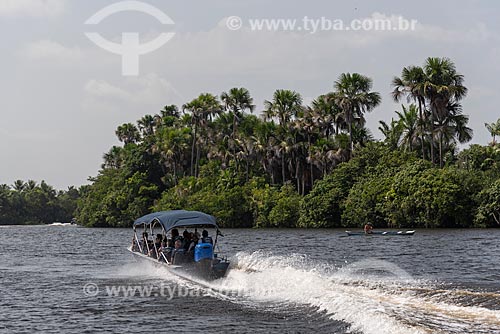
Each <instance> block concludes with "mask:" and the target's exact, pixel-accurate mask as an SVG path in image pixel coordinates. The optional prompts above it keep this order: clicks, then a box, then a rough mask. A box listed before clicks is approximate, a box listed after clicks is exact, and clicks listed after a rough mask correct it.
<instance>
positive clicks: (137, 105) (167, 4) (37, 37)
mask: <svg viewBox="0 0 500 334" xmlns="http://www.w3.org/2000/svg"><path fill="white" fill-rule="evenodd" d="M116 3H119V1H108V0H86V1H77V0H72V1H70V0H0V36H1V41H2V42H3V44H4V46H3V47H2V52H1V53H0V60H1V61H0V66H1V76H0V92H1V93H0V94H1V95H0V184H2V183H6V184H12V183H13V182H14V181H15V180H17V179H22V180H28V179H33V180H36V181H41V180H45V181H46V182H48V183H49V184H51V185H53V186H55V187H56V188H58V189H66V188H67V187H68V186H70V185H75V186H79V185H82V184H86V183H88V178H89V177H90V176H95V175H96V174H97V172H98V170H99V168H100V165H101V163H102V156H103V154H104V153H105V152H107V151H108V150H109V148H110V147H111V146H113V145H119V144H120V143H119V142H118V140H117V139H116V136H115V129H116V128H117V127H118V126H119V125H120V124H123V123H126V122H135V121H136V120H137V119H139V118H141V117H142V116H143V115H145V114H155V113H158V112H159V110H160V109H162V108H163V106H164V105H167V104H177V105H179V106H180V105H182V104H183V103H186V102H188V101H190V100H192V99H193V98H195V97H196V96H197V95H199V94H200V93H204V92H208V93H213V94H217V95H220V93H221V92H223V91H227V90H229V89H230V88H232V87H246V88H247V89H249V90H250V92H251V94H252V96H253V98H254V101H255V104H256V105H257V112H259V111H261V110H262V108H263V101H264V100H266V99H271V97H272V94H273V92H274V91H275V90H276V89H292V90H296V91H297V92H299V93H301V94H302V96H303V98H304V103H309V102H310V101H312V100H313V99H314V98H316V97H317V96H318V95H321V94H323V93H326V92H329V91H331V90H332V89H333V83H334V81H335V80H336V79H337V78H338V76H339V75H340V74H341V73H343V72H358V73H361V74H363V75H366V76H369V77H371V78H372V79H373V83H374V84H373V90H374V91H378V92H380V94H381V96H382V103H381V105H380V106H379V107H377V108H376V109H375V110H373V111H372V112H371V113H370V114H368V115H367V117H366V118H367V126H368V127H369V128H370V129H371V131H372V133H373V135H374V136H375V137H376V138H381V137H382V135H381V133H380V132H379V130H378V126H379V123H378V121H379V120H385V121H387V122H389V121H390V120H391V118H392V117H394V116H395V113H394V111H395V110H401V105H400V104H397V103H394V102H393V101H392V99H391V96H390V92H391V85H390V84H391V80H392V78H393V77H394V76H399V75H400V74H401V70H402V68H403V67H405V66H408V65H423V63H424V61H425V59H426V58H427V57H448V58H450V59H451V60H452V61H453V62H454V63H455V65H456V67H457V70H458V72H460V73H462V74H463V75H464V76H465V86H466V87H468V89H469V93H468V95H467V97H466V98H465V99H464V100H463V102H462V103H463V109H464V113H465V114H467V115H469V116H470V121H469V126H470V127H471V128H472V129H473V130H474V139H473V140H472V142H471V143H477V144H483V145H484V144H486V143H488V142H489V141H490V140H491V139H490V135H489V133H488V132H487V130H486V128H485V126H484V123H485V122H488V123H491V122H493V121H496V119H498V118H500V110H499V109H498V107H497V101H496V97H497V95H498V91H500V81H497V80H496V79H495V78H499V77H500V62H499V59H500V44H499V41H500V21H498V16H499V14H500V2H498V1H493V0H491V1H487V0H484V1H479V0H471V1H463V2H460V4H458V3H457V1H447V0H443V1H441V0H433V1H427V0H422V1H418V2H417V1H414V2H403V1H386V0H382V1H376V2H375V1H369V0H367V1H361V0H354V1H332V0H324V1H323V0H310V1H295V0H273V1H268V0H267V1H266V0H253V1H242V0H210V1H207V0H202V1H195V0H183V1H167V0H165V1H161V0H144V1H142V2H141V3H142V4H147V5H150V6H152V7H154V8H156V9H157V10H159V11H160V12H162V13H163V14H165V15H166V16H168V17H169V18H170V19H171V21H172V22H173V24H162V21H161V20H159V19H158V18H157V17H153V16H151V15H149V14H148V13H144V12H140V11H122V12H116V13H114V14H111V15H109V16H107V17H103V18H102V20H101V21H100V22H99V23H98V24H95V25H89V24H85V23H86V22H87V20H88V19H89V18H91V17H92V16H93V15H94V14H96V13H97V12H99V11H100V10H101V9H103V8H105V7H107V6H109V5H112V4H116ZM128 4H129V5H130V3H128ZM135 4H137V3H135ZM134 8H136V7H134ZM235 17H236V18H235ZM266 19H267V20H270V19H285V20H289V21H288V22H293V20H295V23H296V25H295V26H294V28H293V29H291V28H290V26H289V29H285V28H283V26H279V27H278V28H277V29H266V28H264V29H258V28H257V27H256V26H255V22H258V21H256V20H266ZM376 19H385V20H390V21H391V22H393V23H396V22H399V21H398V20H401V19H404V20H408V21H410V20H416V25H415V29H414V30H411V29H407V30H390V31H382V30H373V29H372V30H370V29H365V30H356V31H353V30H349V31H346V30H335V31H334V30H331V29H330V30H329V29H327V28H328V22H331V23H333V22H335V23H337V24H338V22H339V21H340V20H342V22H343V23H344V25H345V26H349V24H350V23H351V22H352V20H360V22H366V20H368V21H373V20H376ZM307 20H310V21H307ZM363 20H365V21H363ZM261 22H263V21H261ZM277 22H279V21H277ZM304 22H316V24H317V26H316V27H317V29H316V31H313V30H312V27H313V25H312V23H308V25H307V26H306V25H304ZM368 23H369V22H368ZM280 24H281V23H280ZM337 26H338V25H337ZM89 32H94V33H95V32H97V33H99V34H100V35H101V36H102V38H103V39H105V40H108V41H110V42H113V43H116V44H120V43H122V33H138V34H139V43H147V42H149V41H153V40H155V39H157V38H158V36H160V35H161V34H163V33H173V37H172V38H171V39H170V40H169V41H168V42H166V43H165V44H164V45H162V46H161V47H159V48H157V49H156V50H154V51H151V52H149V53H145V54H143V55H140V56H139V58H138V62H137V69H138V75H132V76H131V75H123V73H122V56H121V55H120V54H114V53H111V52H109V51H107V50H105V49H103V48H102V47H100V46H98V45H96V44H95V43H94V42H93V41H91V40H90V39H89V38H88V37H87V36H86V33H89ZM467 146H468V145H467Z"/></svg>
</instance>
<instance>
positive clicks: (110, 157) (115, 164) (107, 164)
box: [102, 146, 123, 169]
mask: <svg viewBox="0 0 500 334" xmlns="http://www.w3.org/2000/svg"><path fill="white" fill-rule="evenodd" d="M103 159H104V163H103V165H102V168H112V169H118V168H120V167H121V165H122V161H123V148H121V147H119V146H113V147H111V149H110V150H109V152H108V153H105V154H104V156H103Z"/></svg>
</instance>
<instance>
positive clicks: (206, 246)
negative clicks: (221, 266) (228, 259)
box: [194, 243, 214, 262]
mask: <svg viewBox="0 0 500 334" xmlns="http://www.w3.org/2000/svg"><path fill="white" fill-rule="evenodd" d="M213 258H214V248H213V246H212V244H210V243H201V244H197V245H196V247H195V248H194V261H195V262H200V261H201V260H205V259H207V260H212V259H213Z"/></svg>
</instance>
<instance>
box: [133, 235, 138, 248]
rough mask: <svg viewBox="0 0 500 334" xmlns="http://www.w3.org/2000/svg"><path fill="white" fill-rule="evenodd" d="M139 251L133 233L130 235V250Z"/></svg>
mask: <svg viewBox="0 0 500 334" xmlns="http://www.w3.org/2000/svg"><path fill="white" fill-rule="evenodd" d="M137 251H139V245H138V244H137V242H136V241H135V235H134V236H133V237H132V252H137Z"/></svg>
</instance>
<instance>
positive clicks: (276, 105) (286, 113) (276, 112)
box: [264, 89, 302, 128]
mask: <svg viewBox="0 0 500 334" xmlns="http://www.w3.org/2000/svg"><path fill="white" fill-rule="evenodd" d="M264 107H265V110H264V116H265V117H266V118H267V119H272V118H277V119H278V122H279V124H280V126H281V127H282V128H285V127H287V126H288V124H289V123H290V121H291V120H292V118H293V117H295V116H297V114H298V113H300V112H301V110H302V96H300V94H299V93H297V92H295V91H292V90H288V89H278V90H277V91H275V92H274V95H273V99H272V100H271V101H267V100H266V101H264Z"/></svg>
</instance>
